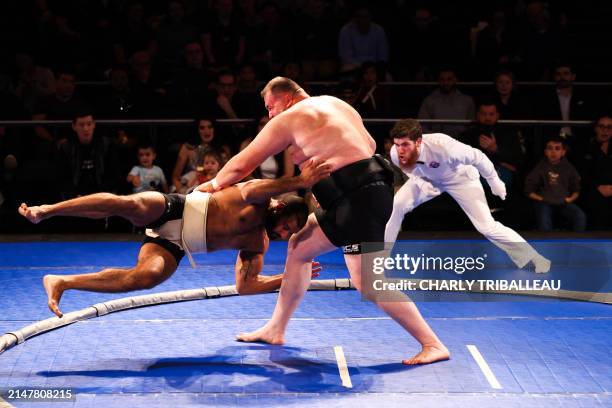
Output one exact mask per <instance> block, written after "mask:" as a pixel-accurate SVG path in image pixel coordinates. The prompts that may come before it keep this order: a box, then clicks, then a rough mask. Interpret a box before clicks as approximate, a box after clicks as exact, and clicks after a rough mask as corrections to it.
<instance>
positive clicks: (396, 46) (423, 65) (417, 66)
mask: <svg viewBox="0 0 612 408" xmlns="http://www.w3.org/2000/svg"><path fill="white" fill-rule="evenodd" d="M407 20H408V22H409V24H406V23H407ZM396 21H397V23H396V27H395V28H394V30H393V32H394V36H393V40H394V41H393V47H392V49H393V51H394V52H393V53H392V55H391V57H392V60H393V61H394V62H393V64H394V65H395V66H394V71H393V74H394V77H397V78H398V79H400V80H416V81H431V80H433V79H435V77H436V74H437V72H436V67H437V66H438V65H439V63H440V59H441V57H442V56H443V55H445V54H444V53H443V52H441V51H440V50H441V49H443V47H444V46H445V43H446V42H447V41H444V39H443V36H442V33H441V30H440V25H439V24H438V22H437V17H434V16H433V15H432V13H431V10H430V9H428V8H426V7H423V6H421V7H417V8H416V10H415V11H414V14H413V15H411V16H409V18H405V19H404V18H401V17H400V18H398V19H397V20H396ZM415 55H418V58H414V56H415Z"/></svg>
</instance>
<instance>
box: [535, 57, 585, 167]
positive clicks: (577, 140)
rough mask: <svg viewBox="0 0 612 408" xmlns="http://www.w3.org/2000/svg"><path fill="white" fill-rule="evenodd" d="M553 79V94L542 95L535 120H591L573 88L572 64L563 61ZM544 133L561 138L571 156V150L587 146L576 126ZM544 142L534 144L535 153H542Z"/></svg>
mask: <svg viewBox="0 0 612 408" xmlns="http://www.w3.org/2000/svg"><path fill="white" fill-rule="evenodd" d="M553 79H554V81H555V82H556V87H555V89H554V91H552V92H547V93H545V94H544V95H543V97H542V100H541V101H540V103H539V104H538V106H539V112H538V118H539V119H546V120H589V119H591V115H590V114H589V112H590V111H589V109H590V108H589V103H588V100H587V98H586V97H585V96H584V95H583V94H582V93H581V92H580V91H577V90H576V89H575V88H574V81H575V80H576V73H575V72H574V70H573V67H572V65H571V64H569V63H565V62H562V63H558V64H557V65H556V66H555V69H554V72H553ZM591 109H592V108H591ZM545 133H546V134H549V135H550V134H557V135H559V136H561V137H562V138H563V139H564V140H565V141H566V143H567V145H568V148H569V151H568V153H569V155H570V156H571V155H572V153H573V151H574V150H576V149H580V148H581V147H584V145H585V144H586V139H585V134H584V132H580V129H578V128H576V127H570V126H562V127H561V126H559V127H557V128H555V130H554V132H552V131H551V132H545ZM544 141H545V140H540V141H536V143H537V145H536V146H535V149H536V150H535V151H542V149H543V148H544V144H543V142H544Z"/></svg>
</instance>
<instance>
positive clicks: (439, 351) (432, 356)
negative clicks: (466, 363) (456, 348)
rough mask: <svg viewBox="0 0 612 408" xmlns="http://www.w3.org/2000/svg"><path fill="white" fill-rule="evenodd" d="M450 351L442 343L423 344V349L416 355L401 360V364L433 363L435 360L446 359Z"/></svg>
mask: <svg viewBox="0 0 612 408" xmlns="http://www.w3.org/2000/svg"><path fill="white" fill-rule="evenodd" d="M449 358H450V353H449V351H448V349H447V348H446V347H444V345H443V344H442V343H440V344H436V345H433V346H423V349H422V350H421V352H420V353H418V354H417V355H416V356H414V357H412V358H409V359H407V360H402V364H406V365H417V364H429V363H435V362H436V361H443V360H448V359H449Z"/></svg>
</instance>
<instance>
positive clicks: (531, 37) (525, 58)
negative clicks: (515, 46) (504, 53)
mask: <svg viewBox="0 0 612 408" xmlns="http://www.w3.org/2000/svg"><path fill="white" fill-rule="evenodd" d="M519 31H520V33H521V38H520V39H519V48H520V52H519V58H520V59H521V60H522V75H521V78H525V79H527V80H532V81H545V80H548V78H549V76H548V75H549V71H550V68H551V66H552V64H554V61H555V60H557V59H558V58H560V57H561V56H562V55H563V53H564V52H567V49H568V47H569V45H570V44H569V42H568V41H567V38H566V36H565V35H564V32H563V31H562V30H559V29H558V27H555V25H554V24H553V21H552V17H551V15H550V12H549V10H548V9H547V4H546V3H545V2H544V1H541V0H538V1H531V2H529V4H528V5H527V6H526V24H525V26H524V27H521V29H520V30H519Z"/></svg>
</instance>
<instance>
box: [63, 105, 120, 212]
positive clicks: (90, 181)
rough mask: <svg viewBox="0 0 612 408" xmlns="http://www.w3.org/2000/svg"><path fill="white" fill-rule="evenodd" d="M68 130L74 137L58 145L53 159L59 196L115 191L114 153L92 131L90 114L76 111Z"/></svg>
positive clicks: (107, 144) (104, 140)
mask: <svg viewBox="0 0 612 408" xmlns="http://www.w3.org/2000/svg"><path fill="white" fill-rule="evenodd" d="M72 130H73V131H74V133H75V134H76V136H77V137H76V139H75V138H71V139H69V140H67V141H66V142H64V143H62V144H61V145H60V147H59V151H58V156H57V160H56V163H57V167H58V181H59V184H60V185H59V192H60V196H61V197H60V198H61V199H62V200H66V199H69V198H74V197H78V196H82V195H86V194H92V193H98V192H102V191H106V192H114V191H116V190H117V186H118V183H119V180H120V177H119V174H118V173H117V168H118V163H117V160H116V156H115V152H114V150H113V149H112V145H111V144H110V142H109V141H108V140H107V139H105V138H104V137H101V136H98V135H97V134H95V130H96V122H95V120H94V118H93V115H92V114H91V113H90V112H87V111H83V112H81V113H77V114H76V115H75V116H74V118H73V120H72Z"/></svg>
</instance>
